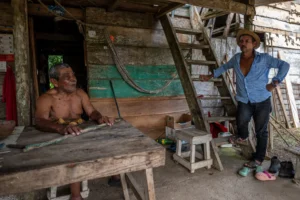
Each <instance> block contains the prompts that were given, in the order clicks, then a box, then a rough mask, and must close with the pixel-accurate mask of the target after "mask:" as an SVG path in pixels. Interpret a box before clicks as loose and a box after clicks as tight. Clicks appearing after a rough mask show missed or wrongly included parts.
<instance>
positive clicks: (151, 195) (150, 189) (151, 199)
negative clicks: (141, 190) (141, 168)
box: [145, 168, 156, 200]
mask: <svg viewBox="0 0 300 200" xmlns="http://www.w3.org/2000/svg"><path fill="white" fill-rule="evenodd" d="M145 171H146V183H147V193H148V195H147V196H148V200H156V197H155V189H154V180H153V170H152V168H149V169H146V170H145Z"/></svg>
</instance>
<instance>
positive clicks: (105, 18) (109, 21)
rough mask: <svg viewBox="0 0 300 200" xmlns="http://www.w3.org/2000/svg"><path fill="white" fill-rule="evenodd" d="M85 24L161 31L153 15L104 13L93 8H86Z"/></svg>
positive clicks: (121, 12)
mask: <svg viewBox="0 0 300 200" xmlns="http://www.w3.org/2000/svg"><path fill="white" fill-rule="evenodd" d="M86 22H87V23H91V24H99V25H110V26H123V27H131V28H150V29H161V25H160V23H159V22H158V21H157V20H156V19H155V17H154V15H153V14H150V13H137V12H126V11H115V12H106V11H105V9H102V8H95V7H89V8H86Z"/></svg>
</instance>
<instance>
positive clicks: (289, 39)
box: [265, 33, 300, 49]
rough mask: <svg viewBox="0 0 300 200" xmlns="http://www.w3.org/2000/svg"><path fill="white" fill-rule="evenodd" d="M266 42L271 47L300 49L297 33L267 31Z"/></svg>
mask: <svg viewBox="0 0 300 200" xmlns="http://www.w3.org/2000/svg"><path fill="white" fill-rule="evenodd" d="M265 44H266V46H269V47H283V48H289V49H300V41H299V39H298V37H297V35H295V34H293V35H292V34H284V35H281V34H275V33H265Z"/></svg>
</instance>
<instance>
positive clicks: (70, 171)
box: [0, 122, 165, 195]
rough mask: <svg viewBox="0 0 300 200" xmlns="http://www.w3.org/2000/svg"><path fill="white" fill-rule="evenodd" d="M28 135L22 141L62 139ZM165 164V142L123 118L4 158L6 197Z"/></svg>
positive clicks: (1, 190)
mask: <svg viewBox="0 0 300 200" xmlns="http://www.w3.org/2000/svg"><path fill="white" fill-rule="evenodd" d="M23 134H24V136H23V135H21V138H20V139H19V141H18V142H21V143H22V144H25V143H32V142H35V141H39V140H40V141H41V140H42V141H44V140H45V139H46V138H49V137H53V138H54V137H57V135H56V134H53V133H42V132H39V131H35V130H34V129H30V130H29V129H28V131H26V132H24V133H23ZM22 136H23V137H22ZM79 143H80V144H81V145H78V144H79ZM137 143H138V144H139V145H136V144H137ZM19 144H20V143H19ZM79 146H80V147H79ZM78 147H79V148H78ZM57 151H60V152H61V154H60V153H57ZM87 152H89V153H87ZM60 155H61V156H60ZM62 155H69V156H62ZM37 158H38V159H37ZM16 160H17V161H18V162H16ZM164 163H165V149H164V148H163V147H162V146H161V145H159V144H157V143H156V142H155V141H153V140H152V139H150V138H148V137H145V136H144V135H143V134H142V133H141V132H139V131H138V130H137V129H135V128H133V127H132V126H131V125H130V124H128V123H126V122H120V123H119V124H115V125H114V126H113V127H107V128H104V129H101V131H93V132H89V133H88V134H83V135H81V136H78V137H74V138H71V139H70V140H66V141H64V142H63V143H61V144H57V145H52V146H48V147H44V148H41V149H39V151H31V152H27V153H26V154H24V153H22V152H20V151H19V150H13V151H12V152H11V153H9V154H7V155H6V156H5V157H4V161H3V166H2V168H0V174H1V176H0V195H6V194H12V193H21V192H28V191H32V190H36V189H41V188H46V187H51V186H57V185H65V184H69V183H72V182H79V181H83V180H87V179H95V178H100V177H106V176H111V175H116V174H120V173H127V172H132V171H139V170H144V169H147V168H152V167H158V166H162V165H164ZM52 174H59V176H52ZM45 177H47V178H45Z"/></svg>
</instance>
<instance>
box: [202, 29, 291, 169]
mask: <svg viewBox="0 0 300 200" xmlns="http://www.w3.org/2000/svg"><path fill="white" fill-rule="evenodd" d="M236 41H237V44H238V46H239V47H240V49H241V51H242V52H241V53H237V54H235V55H234V56H233V57H232V58H231V59H230V61H229V62H228V63H226V64H224V65H222V66H221V67H220V68H218V69H216V70H214V72H213V74H211V75H200V80H202V81H208V80H209V79H211V78H213V77H214V78H216V77H218V76H220V75H221V74H222V73H224V72H225V71H226V70H228V69H231V68H233V69H234V71H235V73H236V90H237V95H236V100H237V102H238V107H237V115H236V122H237V130H238V137H239V138H238V141H246V140H247V139H248V136H249V131H248V124H249V122H250V120H251V117H253V120H254V123H255V132H256V138H257V145H256V153H255V154H254V155H253V160H251V161H250V162H248V163H246V164H245V166H247V167H250V168H255V167H256V166H258V165H261V164H262V162H263V160H264V158H265V154H266V150H267V143H268V131H267V125H268V123H269V114H270V112H271V109H272V108H271V101H270V96H271V92H272V90H273V89H274V88H275V87H277V85H278V84H280V83H281V82H282V81H283V79H284V77H285V76H286V75H287V73H288V71H289V68H290V65H289V64H288V63H287V62H284V61H282V60H279V59H276V58H273V57H272V56H270V55H269V54H267V53H259V52H257V51H255V49H257V48H258V47H259V46H260V38H259V36H258V35H257V34H255V33H254V32H251V31H248V30H245V29H243V30H240V31H239V32H238V34H237V37H236ZM271 68H276V69H278V73H277V75H276V76H275V77H273V78H272V82H271V83H268V82H269V79H268V75H269V71H270V69H271Z"/></svg>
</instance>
